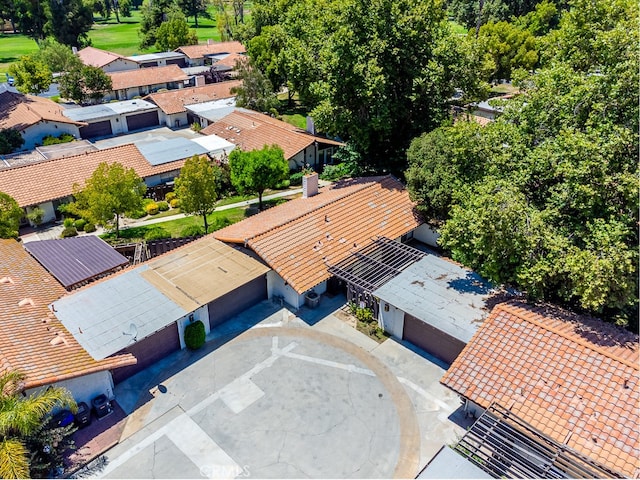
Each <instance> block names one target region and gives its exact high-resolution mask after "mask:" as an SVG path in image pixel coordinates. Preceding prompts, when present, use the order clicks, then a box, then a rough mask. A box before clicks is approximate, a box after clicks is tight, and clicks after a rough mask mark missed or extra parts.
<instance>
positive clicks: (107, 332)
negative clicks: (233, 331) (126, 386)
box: [53, 235, 269, 383]
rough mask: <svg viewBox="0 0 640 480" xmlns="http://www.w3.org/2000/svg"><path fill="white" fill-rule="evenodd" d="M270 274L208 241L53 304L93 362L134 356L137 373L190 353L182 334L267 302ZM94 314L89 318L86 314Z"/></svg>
mask: <svg viewBox="0 0 640 480" xmlns="http://www.w3.org/2000/svg"><path fill="white" fill-rule="evenodd" d="M268 272H269V268H268V267H266V266H265V265H263V264H262V263H260V262H259V261H257V260H255V259H253V258H251V257H250V256H248V255H246V254H244V253H242V252H240V251H238V250H236V249H234V248H232V247H230V246H228V245H225V244H224V243H222V242H219V241H217V240H215V239H214V238H213V237H212V236H211V235H209V236H206V237H203V238H201V239H198V240H195V241H193V242H191V243H189V244H187V245H185V246H183V247H180V248H178V249H176V250H172V251H171V252H168V253H166V254H164V255H161V256H159V257H156V258H154V259H153V260H151V261H148V262H146V263H144V264H142V265H139V266H136V267H130V268H128V269H126V270H124V271H122V272H120V273H117V274H115V275H113V276H110V277H108V278H105V279H103V280H100V281H98V282H95V283H92V284H90V285H88V286H86V287H84V288H82V289H80V290H76V291H74V292H73V293H71V294H69V295H67V296H65V297H63V298H61V299H59V300H57V301H55V303H54V304H53V308H54V309H55V312H56V316H57V318H59V319H60V321H61V322H62V324H63V325H65V327H66V328H67V329H69V331H70V332H72V334H73V338H74V340H76V341H77V342H78V343H79V344H80V345H82V346H83V347H84V348H85V349H86V350H87V351H88V352H89V354H90V355H91V357H92V358H93V359H96V360H99V359H106V358H111V356H112V355H122V354H125V353H126V354H132V355H134V356H135V357H136V358H137V359H138V363H137V364H136V365H135V366H131V367H129V368H126V369H121V370H120V371H118V372H116V376H115V377H114V378H115V381H116V383H117V382H118V381H121V380H123V379H124V378H126V377H128V376H130V375H133V374H134V373H136V372H138V371H140V370H141V369H143V368H145V367H147V366H149V365H150V364H152V363H154V362H156V361H157V360H159V359H160V358H162V357H164V356H165V355H167V354H169V353H171V352H173V351H176V350H179V349H180V348H185V343H184V329H185V327H186V325H188V324H189V323H191V322H194V321H201V322H202V323H203V324H204V327H205V331H206V332H209V331H210V330H211V329H212V328H215V327H216V326H217V325H219V324H220V323H222V322H224V321H225V320H227V319H228V318H230V317H231V316H233V315H235V314H236V313H238V312H240V311H242V310H244V309H246V308H247V307H249V306H251V305H253V304H255V303H257V302H259V301H261V300H263V299H265V298H266V296H267V278H266V274H267V273H268ZM88 311H91V315H87V312H88Z"/></svg>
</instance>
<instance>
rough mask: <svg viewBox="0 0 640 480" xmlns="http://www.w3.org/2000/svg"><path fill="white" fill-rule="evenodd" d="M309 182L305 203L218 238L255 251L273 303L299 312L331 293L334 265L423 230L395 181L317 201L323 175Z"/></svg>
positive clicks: (373, 182)
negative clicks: (378, 241)
mask: <svg viewBox="0 0 640 480" xmlns="http://www.w3.org/2000/svg"><path fill="white" fill-rule="evenodd" d="M307 180H308V181H307V182H305V187H306V191H305V193H304V194H303V198H298V199H295V200H290V201H289V202H286V203H284V204H282V205H278V206H276V207H272V208H269V209H267V210H265V211H263V212H261V213H259V214H257V215H253V216H251V217H249V218H247V219H245V220H243V221H241V222H238V223H236V224H234V225H230V226H228V227H225V228H223V229H221V230H218V231H216V232H214V233H213V235H214V237H215V238H217V239H218V240H221V241H224V242H228V243H234V244H239V245H244V246H245V247H248V248H250V249H251V250H253V251H254V252H255V253H256V254H257V255H258V256H259V257H260V258H261V259H262V260H263V261H264V262H265V263H266V264H267V265H269V266H270V267H271V268H272V269H273V271H272V272H270V273H269V276H268V278H269V285H268V288H269V297H270V298H271V297H273V296H279V297H282V298H283V299H284V301H286V302H287V303H288V304H289V305H291V306H293V307H295V308H298V307H300V306H301V305H303V304H304V303H305V298H310V297H306V296H307V295H308V294H310V293H311V292H313V293H314V294H316V295H320V294H322V293H324V292H325V291H326V290H327V285H328V281H329V279H330V278H331V277H332V274H331V273H330V272H329V267H330V266H331V265H333V264H336V263H338V262H340V261H342V260H344V259H345V258H347V257H349V256H350V255H353V254H354V252H355V251H357V250H358V249H359V248H361V247H364V246H366V245H369V244H371V243H373V242H374V239H375V238H376V237H382V236H383V237H386V238H390V239H393V240H400V239H401V238H404V239H408V238H411V237H412V236H413V235H414V232H416V231H419V230H420V227H421V225H422V222H421V220H420V219H419V217H418V215H417V214H416V212H415V205H414V203H413V202H412V201H411V200H410V199H409V194H408V192H407V191H406V189H405V188H404V186H403V185H402V183H400V182H399V181H398V180H396V179H395V178H393V177H391V176H385V177H369V178H359V179H354V180H346V181H342V182H338V183H336V184H334V185H332V186H331V187H330V188H327V189H326V190H323V191H321V192H320V193H318V194H317V195H312V194H313V192H314V191H316V192H317V191H318V189H317V174H314V175H312V176H310V177H309V179H307ZM314 182H315V183H314Z"/></svg>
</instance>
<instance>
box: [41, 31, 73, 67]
mask: <svg viewBox="0 0 640 480" xmlns="http://www.w3.org/2000/svg"><path fill="white" fill-rule="evenodd" d="M38 46H39V47H40V50H39V52H38V54H37V57H38V59H39V60H40V61H41V62H43V63H45V64H46V65H47V67H49V70H50V71H51V72H56V73H58V72H69V71H71V70H73V69H74V68H79V67H81V66H82V61H81V60H80V58H78V56H77V55H74V53H73V51H72V50H71V48H70V47H69V46H68V45H65V44H63V43H60V42H58V41H57V40H56V39H55V38H53V37H47V38H45V39H44V40H43V41H41V42H40V43H39V45H38Z"/></svg>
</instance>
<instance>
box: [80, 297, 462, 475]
mask: <svg viewBox="0 0 640 480" xmlns="http://www.w3.org/2000/svg"><path fill="white" fill-rule="evenodd" d="M343 302H344V297H336V298H334V299H328V298H324V299H323V303H322V304H321V307H320V308H319V309H317V310H307V309H304V308H303V309H301V310H299V311H298V312H295V313H293V312H291V311H289V310H287V309H286V308H281V307H280V306H279V305H275V304H273V303H272V302H269V301H266V302H263V303H261V304H259V305H257V306H256V307H254V308H252V309H250V310H248V311H246V312H244V313H243V314H241V315H239V316H238V317H236V318H235V319H233V320H231V321H229V322H227V323H225V324H223V325H222V326H221V327H218V329H216V331H215V332H213V333H212V334H211V336H210V338H209V340H210V341H209V342H208V344H207V346H206V347H205V350H203V351H202V352H186V351H183V352H177V353H176V354H175V355H172V356H170V357H168V358H167V359H164V360H163V361H162V362H159V364H157V365H154V366H153V367H151V369H150V370H148V371H145V372H141V373H140V374H138V375H136V376H135V377H133V378H132V379H130V380H128V381H126V382H124V383H123V384H121V385H118V386H117V387H116V396H117V399H118V401H119V403H120V405H121V406H123V408H124V409H125V411H127V412H131V413H130V415H129V418H128V421H127V425H126V427H125V431H124V433H123V436H122V440H121V442H120V443H119V444H118V445H117V446H116V447H114V448H113V449H112V450H110V451H108V452H107V454H106V456H105V457H106V464H105V465H104V466H103V467H102V468H100V469H98V470H99V471H98V472H97V475H98V476H100V477H106V478H203V477H204V478H242V477H251V478H303V477H310V478H391V477H396V478H414V477H415V476H416V475H417V473H418V472H419V471H420V469H421V468H422V467H423V466H424V465H425V464H426V463H427V461H428V460H429V459H430V458H431V457H432V456H433V455H434V454H435V453H436V452H437V450H438V449H439V448H440V446H442V445H443V444H448V443H452V442H454V441H456V439H457V438H458V437H459V436H461V435H462V434H463V433H464V430H463V429H462V428H461V427H459V426H458V425H456V424H455V423H454V422H452V421H451V420H450V419H449V417H450V415H451V414H452V413H453V412H454V411H455V410H456V409H457V408H458V406H459V401H458V399H457V398H456V396H455V395H454V394H452V393H451V392H449V391H448V390H446V389H444V387H442V386H440V385H439V384H438V379H439V378H440V376H441V375H442V373H443V372H444V369H443V368H442V367H443V366H442V365H438V364H437V363H434V362H432V361H430V360H429V359H427V358H425V356H424V355H420V354H419V353H416V352H414V351H412V350H410V349H409V348H407V347H406V346H405V345H403V344H401V343H398V342H395V341H393V340H387V341H386V342H384V343H383V344H381V345H379V344H377V343H376V342H374V341H373V340H371V339H369V338H368V337H365V336H364V335H362V334H360V333H359V332H357V331H356V330H354V329H353V328H352V327H350V326H349V325H347V324H346V323H345V322H343V321H341V320H339V319H338V318H336V316H335V315H333V312H334V310H336V309H337V308H338V307H339V306H340V305H341V304H342V303H343ZM230 338H232V339H231V340H229V339H230ZM92 474H93V475H96V471H95V470H94V471H93V473H92Z"/></svg>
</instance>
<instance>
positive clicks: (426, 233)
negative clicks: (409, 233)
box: [413, 223, 440, 247]
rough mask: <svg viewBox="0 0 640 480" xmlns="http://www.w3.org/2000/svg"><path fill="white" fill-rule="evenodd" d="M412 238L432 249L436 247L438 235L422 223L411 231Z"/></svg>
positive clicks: (430, 227)
mask: <svg viewBox="0 0 640 480" xmlns="http://www.w3.org/2000/svg"><path fill="white" fill-rule="evenodd" d="M413 238H415V239H416V240H419V241H421V242H422V243H425V244H427V245H430V246H432V247H437V246H438V239H439V238H440V234H439V233H438V232H437V231H436V230H435V229H434V228H433V227H432V226H430V225H427V224H426V223H423V224H422V225H420V226H419V227H418V228H416V229H415V230H414V231H413Z"/></svg>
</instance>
